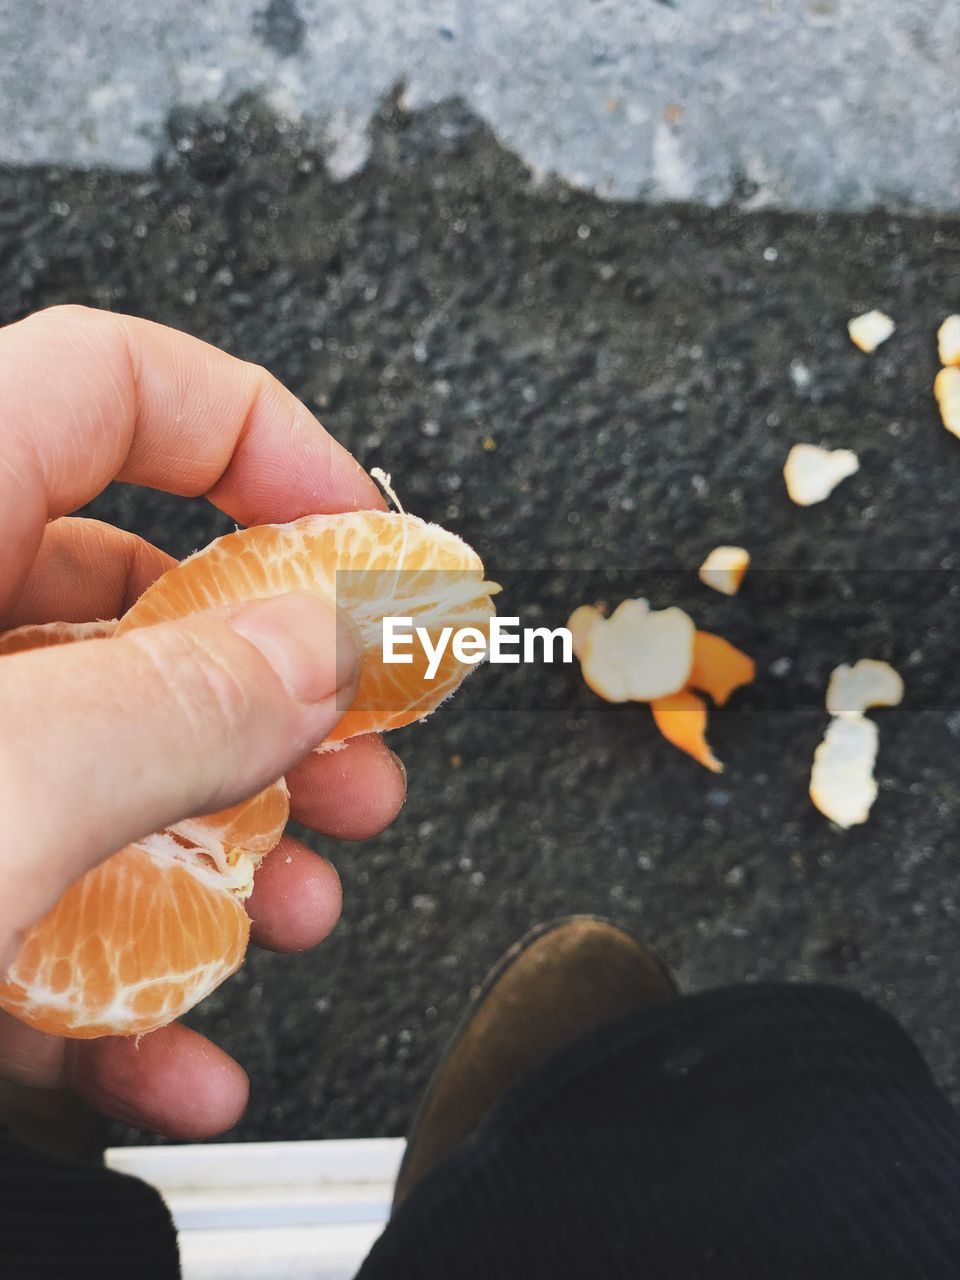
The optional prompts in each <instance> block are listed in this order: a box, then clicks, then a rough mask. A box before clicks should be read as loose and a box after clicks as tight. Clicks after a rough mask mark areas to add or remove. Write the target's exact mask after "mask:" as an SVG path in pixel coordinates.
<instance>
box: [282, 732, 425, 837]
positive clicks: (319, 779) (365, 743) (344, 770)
mask: <svg viewBox="0 0 960 1280" xmlns="http://www.w3.org/2000/svg"><path fill="white" fill-rule="evenodd" d="M286 776H287V786H288V787H289V788H290V815H291V817H293V818H294V819H296V821H297V822H302V823H303V825H304V826H305V827H310V828H311V829H312V830H314V831H320V832H322V833H323V835H327V836H335V837H337V838H338V839H340V840H366V839H368V838H369V837H370V836H375V835H378V834H379V832H381V831H383V829H384V828H385V827H388V826H389V825H390V823H391V822H392V821H393V820H394V818H395V817H396V816H397V814H398V813H399V812H400V810H401V808H402V807H403V802H404V800H405V799H406V795H407V776H406V771H405V770H404V767H403V764H402V763H401V761H400V760H399V758H398V757H397V756H395V755H394V753H393V752H392V751H391V750H390V749H389V747H387V746H385V745H384V742H383V739H382V738H381V737H380V736H379V735H378V734H372V733H371V734H365V735H363V737H360V738H352V739H351V740H350V741H349V742H348V743H347V745H346V746H345V747H343V748H341V749H340V750H339V751H325V752H323V753H322V754H316V753H311V754H310V755H309V756H307V757H306V759H304V760H301V761H300V763H299V764H298V765H296V767H295V768H293V769H291V770H290V771H289V772H288V773H287V775H286Z"/></svg>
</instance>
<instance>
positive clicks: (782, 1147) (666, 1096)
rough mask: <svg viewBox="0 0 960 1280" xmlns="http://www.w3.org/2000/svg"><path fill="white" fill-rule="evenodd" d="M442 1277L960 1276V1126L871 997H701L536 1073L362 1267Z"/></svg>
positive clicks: (385, 1274)
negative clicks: (868, 1001)
mask: <svg viewBox="0 0 960 1280" xmlns="http://www.w3.org/2000/svg"><path fill="white" fill-rule="evenodd" d="M441 1277H443V1280H453V1278H455V1280H474V1278H476V1280H510V1278H511V1277H518V1278H520V1277H522V1278H523V1280H587V1278H589V1280H596V1278H597V1277H603V1278H604V1280H620V1278H621V1277H623V1278H626V1277H631V1278H633V1277H636V1278H637V1280H957V1278H958V1277H960V1123H958V1119H957V1116H956V1114H955V1113H954V1111H953V1110H952V1109H951V1107H950V1106H949V1104H948V1103H947V1101H946V1099H945V1098H944V1097H943V1095H942V1094H941V1093H940V1092H939V1090H938V1089H937V1087H936V1085H935V1084H934V1082H933V1080H932V1078H931V1076H930V1073H929V1071H928V1069H927V1067H926V1065H925V1064H924V1062H923V1060H922V1058H921V1057H920V1055H919V1053H918V1051H917V1050H916V1048H915V1047H914V1045H913V1044H912V1043H911V1041H910V1040H909V1039H908V1038H907V1036H906V1035H905V1033H904V1032H903V1031H902V1030H901V1029H900V1027H899V1026H898V1025H897V1024H896V1023H895V1022H894V1021H893V1020H892V1019H891V1018H890V1017H888V1016H887V1015H886V1014H884V1013H883V1012H881V1011H880V1010H879V1009H877V1008H876V1007H875V1006H873V1005H871V1004H869V1003H867V1002H866V1001H864V1000H862V999H861V998H859V997H857V996H855V995H853V994H851V993H848V992H845V991H842V990H838V989H832V988H824V987H804V986H786V985H775V984H770V985H758V986H750V987H746V986H744V987H735V988H729V989H726V990H721V991H716V992H710V993H706V994H703V995H697V996H687V997H683V998H681V999H678V1000H676V1001H674V1002H671V1003H669V1004H664V1005H659V1006H656V1007H654V1008H652V1009H650V1010H648V1011H646V1012H644V1013H642V1014H640V1015H636V1016H633V1017H631V1018H630V1019H628V1020H626V1021H624V1022H620V1023H617V1024H614V1025H611V1026H607V1027H602V1028H600V1029H599V1030H597V1031H594V1032H591V1033H590V1034H588V1035H587V1036H585V1037H583V1038H582V1039H581V1040H579V1041H577V1042H576V1043H575V1044H574V1045H572V1046H570V1047H569V1048H567V1049H565V1050H563V1051H562V1052H560V1053H558V1054H556V1055H555V1056H554V1057H552V1058H551V1059H549V1060H548V1061H547V1062H546V1063H544V1064H543V1065H542V1066H541V1067H540V1068H538V1069H537V1070H536V1071H535V1072H533V1073H532V1074H531V1075H530V1076H528V1077H527V1078H526V1079H525V1080H523V1081H522V1082H521V1083H520V1084H519V1085H518V1086H517V1087H516V1088H515V1089H514V1090H513V1091H512V1092H511V1093H510V1094H508V1095H507V1096H506V1097H505V1098H504V1099H503V1100H502V1101H501V1102H500V1103H499V1104H498V1106H497V1107H496V1108H495V1109H494V1110H493V1112H491V1114H490V1115H489V1116H488V1118H487V1119H486V1121H485V1122H484V1124H483V1125H482V1126H481V1127H480V1129H479V1130H478V1131H477V1133H476V1134H475V1135H474V1136H473V1137H472V1138H471V1139H469V1140H468V1141H467V1142H466V1143H465V1144H463V1146H462V1147H461V1148H459V1149H458V1150H457V1151H455V1152H454V1153H453V1154H451V1155H450V1156H449V1157H448V1158H447V1159H446V1160H445V1161H443V1162H442V1163H441V1164H440V1165H439V1166H438V1167H437V1168H436V1169H435V1170H433V1171H432V1173H431V1174H430V1175H428V1176H427V1177H426V1178H425V1179H424V1180H423V1182H422V1183H421V1184H420V1185H418V1186H417V1187H415V1188H414V1190H413V1191H412V1192H411V1194H410V1195H409V1197H408V1198H407V1199H406V1200H405V1201H404V1203H403V1204H402V1205H401V1206H400V1208H399V1210H398V1211H397V1214H396V1215H395V1217H394V1218H393V1220H392V1221H391V1223H390V1224H389V1226H388V1227H387V1229H386V1231H385V1232H384V1234H383V1236H382V1237H381V1238H380V1240H379V1241H378V1242H377V1244H376V1245H375V1246H374V1248H373V1250H372V1252H371V1254H370V1256H369V1258H368V1259H367V1261H366V1263H365V1264H364V1266H363V1267H362V1269H361V1271H360V1273H359V1277H358V1280H440V1278H441Z"/></svg>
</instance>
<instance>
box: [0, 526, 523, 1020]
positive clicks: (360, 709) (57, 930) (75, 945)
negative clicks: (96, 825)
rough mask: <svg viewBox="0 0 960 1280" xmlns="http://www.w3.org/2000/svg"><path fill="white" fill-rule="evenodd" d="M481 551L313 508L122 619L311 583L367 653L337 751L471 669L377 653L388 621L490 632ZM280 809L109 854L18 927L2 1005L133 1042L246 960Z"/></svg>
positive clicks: (28, 638) (275, 803)
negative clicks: (259, 873)
mask: <svg viewBox="0 0 960 1280" xmlns="http://www.w3.org/2000/svg"><path fill="white" fill-rule="evenodd" d="M496 590H499V588H497V587H494V586H493V585H492V584H490V583H486V582H484V580H483V566H482V564H481V562H480V559H479V557H478V556H477V555H476V554H475V553H474V552H473V551H471V549H470V548H469V547H468V546H467V545H466V544H465V543H463V542H461V540H460V539H459V538H456V537H455V536H454V535H453V534H449V533H447V532H446V531H445V530H443V529H439V528H437V527H436V526H434V525H428V524H425V523H424V522H423V521H422V520H418V519H416V517H414V516H408V515H404V514H400V515H393V514H387V513H384V512H376V511H369V512H354V513H351V514H349V515H342V516H310V517H306V518H305V519H303V520H298V521H296V522H295V523H294V524H291V525H271V526H265V527H261V528H254V529H247V530H243V531H242V532H238V533H235V534H228V535H227V536H226V537H225V538H220V539H218V540H217V541H216V542H215V543H212V544H211V545H210V547H208V548H206V549H205V550H203V551H200V552H198V553H197V554H196V555H194V556H191V557H190V559H189V560H187V561H185V562H184V563H183V564H182V565H179V566H177V567H176V568H174V569H172V570H171V571H170V572H169V573H166V574H164V575H163V577H161V578H160V579H158V580H157V581H156V582H155V583H154V584H153V585H152V586H151V587H150V588H148V590H147V591H146V592H145V593H144V595H143V596H142V597H141V598H140V600H139V601H137V603H136V604H135V605H134V606H133V608H132V609H131V610H130V611H129V612H128V613H127V614H126V615H125V617H124V618H123V619H122V620H121V621H120V623H119V624H116V629H115V633H116V634H117V635H120V634H123V633H124V632H126V631H129V630H132V629H133V628H134V627H138V626H149V625H152V624H154V623H158V622H163V621H166V620H168V619H174V618H182V617H185V616H186V615H188V614H190V613H193V612H196V611H198V610H202V609H208V608H214V607H217V606H220V605H227V604H234V603H241V602H244V601H247V600H253V599H262V598H264V597H267V596H272V595H278V594H281V593H284V592H288V591H310V592H313V593H315V594H317V595H319V596H321V597H322V598H323V599H325V600H327V601H328V602H329V603H330V604H331V605H335V606H337V607H338V608H341V609H343V610H344V611H345V612H346V613H347V614H348V615H349V616H350V618H351V620H352V621H353V623H354V625H355V628H356V629H357V631H358V632H359V634H360V636H361V638H362V642H363V648H364V655H363V663H362V669H361V677H360V683H359V690H358V694H357V698H356V701H355V703H354V705H353V706H352V707H351V708H350V710H349V711H348V712H347V713H346V715H345V716H344V717H343V719H342V720H341V722H340V724H339V725H338V726H337V728H336V731H335V732H334V734H333V735H331V738H330V740H329V742H330V744H335V743H338V742H341V741H345V740H346V739H347V738H349V737H352V736H353V735H355V734H359V733H367V732H370V731H374V730H384V729H391V728H395V727H398V726H399V725H403V724H409V723H410V722H411V721H412V720H416V719H419V718H421V717H422V716H425V715H426V714H427V713H428V712H429V711H431V710H432V709H433V708H434V707H435V706H436V705H437V704H438V703H439V702H440V701H441V700H442V699H443V698H444V697H446V696H447V695H448V694H449V693H451V692H452V691H453V690H454V689H455V688H456V687H457V685H459V684H460V682H461V681H462V680H463V678H464V677H465V676H466V675H467V674H468V673H469V671H471V670H472V669H473V664H471V663H469V662H464V661H460V660H458V659H456V658H455V657H454V656H453V654H452V651H451V649H450V647H449V646H448V648H447V650H446V652H445V653H444V656H443V659H442V660H441V661H440V663H439V666H438V669H437V671H436V674H435V677H434V678H432V679H428V678H427V675H426V668H427V665H428V662H429V658H428V656H427V654H426V652H425V650H424V647H423V645H422V644H414V645H413V646H412V647H411V648H410V650H409V652H410V653H411V656H412V657H413V659H414V661H413V662H411V663H409V664H400V665H393V664H385V663H384V662H383V660H382V645H383V636H382V619H383V617H384V616H385V615H388V614H389V615H393V616H398V617H410V618H411V619H412V623H413V625H414V626H422V627H423V628H424V629H425V631H426V632H427V634H428V636H429V637H430V639H431V641H432V642H434V643H435V642H436V639H437V637H438V634H439V633H440V632H441V630H442V629H444V628H454V629H456V628H459V627H466V626H474V627H476V628H477V629H478V630H480V631H482V632H483V633H484V634H489V623H490V618H491V617H492V616H493V612H494V610H493V604H492V602H491V596H492V595H493V593H494V592H495V591H496ZM114 626H115V624H113V623H103V624H101V623H89V624H88V623H80V624H74V623H52V624H48V625H45V626H35V627H24V628H19V629H18V630H17V631H14V632H10V633H8V634H7V635H6V636H2V637H0V654H4V653H15V652H19V651H22V650H24V649H30V648H35V647H37V646H39V645H50V644H65V643H69V642H71V641H75V640H83V639H88V638H91V637H92V636H95V635H96V636H109V635H110V634H111V633H113V632H114ZM288 812H289V795H288V792H287V788H286V784H285V782H284V780H283V779H282V778H281V779H279V780H278V781H277V782H275V783H274V784H272V785H271V786H270V787H267V788H266V789H264V790H263V791H261V792H260V793H259V794H258V795H256V796H253V797H252V798H251V799H249V800H245V801H243V802H241V803H240V804H237V805H233V806H231V807H230V808H229V809H224V810H222V811H220V812H219V813H214V814H207V815H205V816H203V817H197V818H188V819H186V820H184V821H183V822H179V823H177V824H176V826H174V827H171V828H170V830H169V831H164V832H160V833H159V834H157V835H152V836H147V837H146V838H145V839H143V840H141V841H138V842H137V843H136V844H132V845H129V846H128V847H127V848H125V849H122V850H121V851H120V852H119V853H116V854H114V855H113V857H112V858H109V859H108V860H107V861H106V862H104V863H101V864H100V866H98V867H96V868H94V869H93V870H92V871H89V872H88V873H87V874H86V875H85V876H84V877H83V878H82V879H81V880H79V881H78V882H77V883H76V884H74V885H73V886H72V887H71V888H70V889H69V890H68V891H67V892H66V893H65V894H64V896H63V897H62V898H61V899H60V901H59V902H58V903H57V905H56V906H55V907H54V908H53V910H52V911H50V912H49V913H48V914H47V915H46V916H45V917H44V918H43V919H42V920H41V921H40V922H39V923H38V924H36V925H35V926H34V927H33V928H32V929H30V930H29V931H28V933H27V936H26V939H25V941H24V943H23V946H22V948H21V950H20V953H19V955H18V956H17V959H16V961H15V962H14V965H13V967H12V969H11V971H10V973H9V976H8V980H7V981H5V982H4V983H2V984H0V1008H3V1009H6V1010H7V1011H8V1012H10V1013H12V1014H14V1015H15V1016H16V1017H18V1018H20V1019H21V1020H23V1021H24V1022H27V1023H29V1024H30V1025H32V1026H34V1027H37V1028H39V1029H40V1030H41V1031H45V1032H49V1033H51V1034H57V1035H64V1036H72V1037H75V1038H89V1037H94V1036H102V1035H142V1034H144V1033H145V1032H148V1031H152V1030H155V1029H156V1028H157V1027H160V1026H163V1025H165V1024H166V1023H168V1022H170V1021H172V1020H173V1019H174V1018H176V1017H178V1016H179V1015H180V1014H181V1013H184V1012H185V1011H186V1010H187V1009H189V1008H191V1007H192V1006H193V1005H194V1004H196V1003H197V1001H198V1000H201V999H202V998H203V997H204V996H205V995H206V994H207V993H208V992H210V991H212V990H213V988H214V987H216V986H217V985H219V983H221V982H222V981H223V980H224V979H225V978H226V977H228V976H229V974H231V973H232V972H233V971H234V970H235V969H236V968H237V966H238V965H239V964H240V962H241V960H242V959H243V954H244V951H245V949H246V945H247V939H248V936H249V930H250V922H249V919H248V917H247V915H246V912H245V911H244V909H243V906H242V903H241V899H242V898H243V897H244V896H246V894H248V893H249V892H250V889H251V888H252V884H253V873H254V870H255V868H256V866H257V864H258V863H259V861H260V860H261V858H262V857H263V856H264V854H266V853H267V852H268V851H269V850H270V849H271V848H272V847H273V846H274V845H275V844H276V842H277V840H278V839H279V837H280V835H281V833H282V831H283V827H284V824H285V822H286V819H287V815H288Z"/></svg>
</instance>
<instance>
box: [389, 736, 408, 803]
mask: <svg viewBox="0 0 960 1280" xmlns="http://www.w3.org/2000/svg"><path fill="white" fill-rule="evenodd" d="M387 750H388V751H390V748H389V747H387ZM390 754H391V755H392V756H393V762H394V764H395V765H396V766H397V772H398V773H399V774H400V781H401V782H402V783H403V798H404V799H406V798H407V766H406V765H405V764H404V763H403V761H402V760H401V759H400V757H399V756H398V755H397V753H396V752H395V751H390Z"/></svg>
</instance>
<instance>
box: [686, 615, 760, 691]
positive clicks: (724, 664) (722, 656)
mask: <svg viewBox="0 0 960 1280" xmlns="http://www.w3.org/2000/svg"><path fill="white" fill-rule="evenodd" d="M756 676H757V664H756V663H755V662H754V660H753V659H752V658H751V657H750V656H749V655H748V654H746V653H744V652H743V650H742V649H738V648H737V646H736V645H735V644H731V643H730V641H729V640H724V638H723V636H717V635H714V634H713V632H712V631H698V632H697V634H696V635H695V636H694V638H693V666H692V667H691V669H690V678H689V681H688V683H689V684H691V685H692V686H693V688H694V689H699V690H700V691H701V692H702V693H709V695H710V697H711V698H712V699H713V701H714V702H715V703H716V704H717V706H718V707H722V706H724V704H725V703H727V702H728V701H729V699H730V695H731V694H732V693H733V692H734V690H736V689H739V688H741V687H742V686H743V685H745V684H752V683H753V681H754V680H755V679H756Z"/></svg>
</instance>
